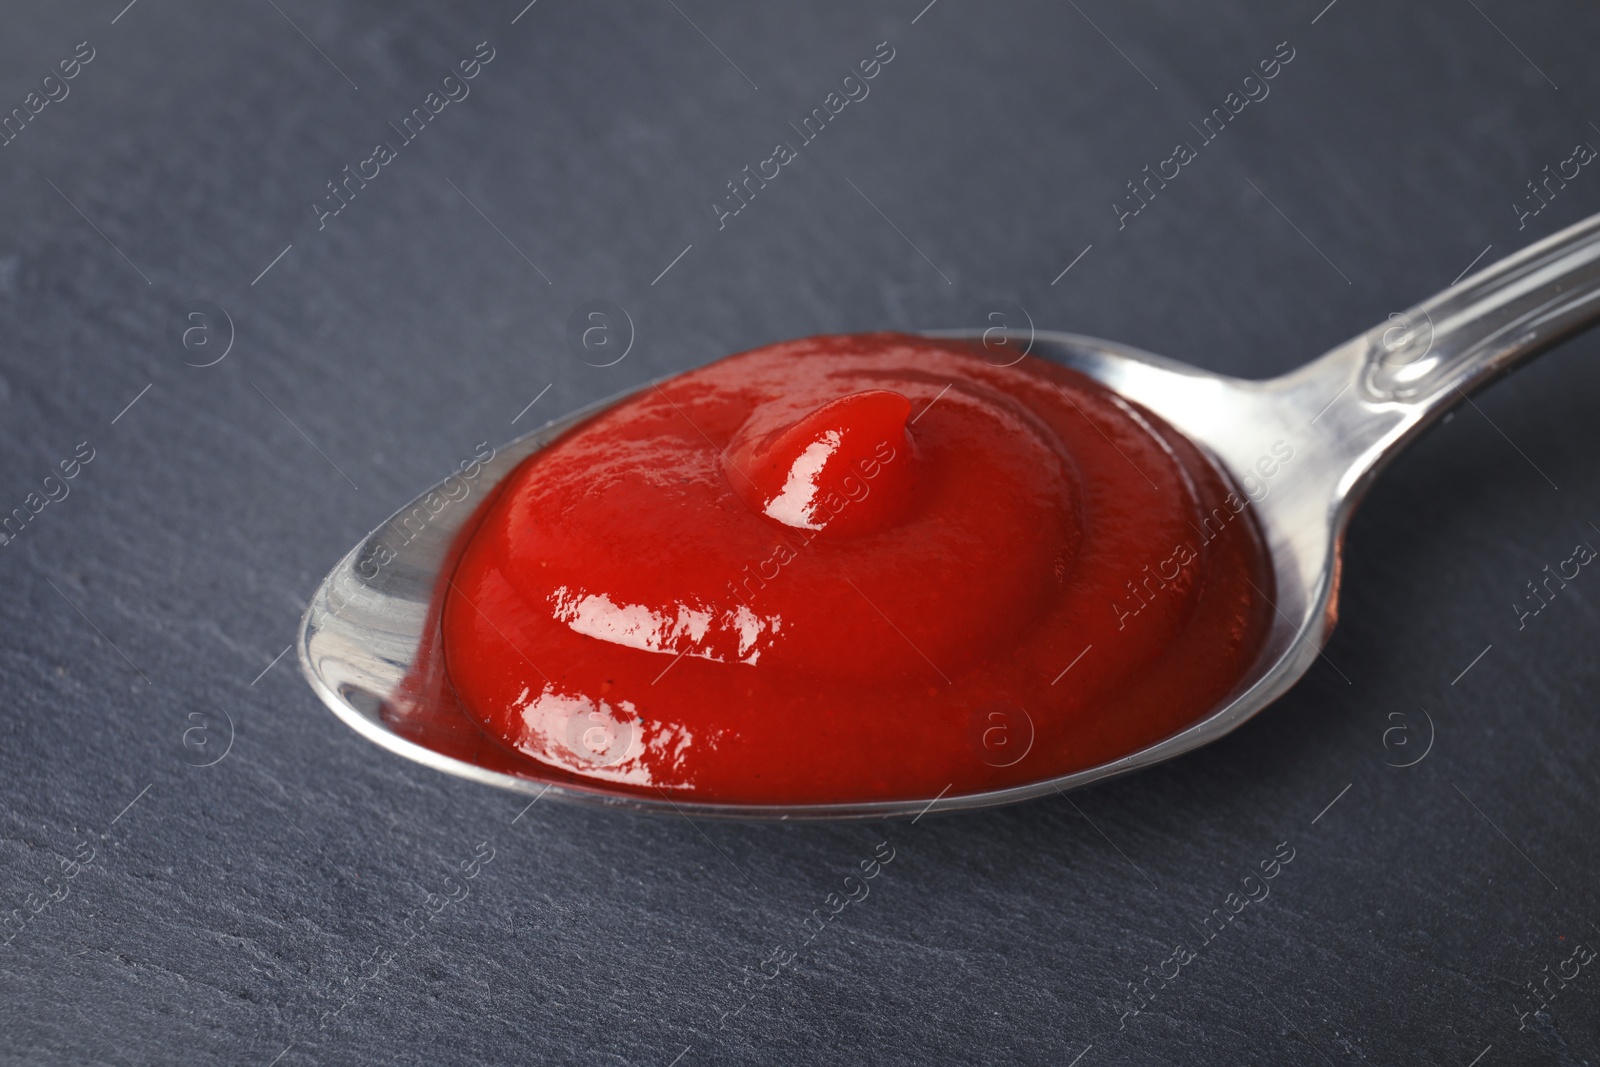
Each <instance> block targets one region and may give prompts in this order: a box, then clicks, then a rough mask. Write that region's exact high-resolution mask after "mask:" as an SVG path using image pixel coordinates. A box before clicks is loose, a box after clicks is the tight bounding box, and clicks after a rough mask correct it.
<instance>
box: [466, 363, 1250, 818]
mask: <svg viewBox="0 0 1600 1067" xmlns="http://www.w3.org/2000/svg"><path fill="white" fill-rule="evenodd" d="M1006 354H1007V355H1009V354H1010V353H1009V351H1008V352H1007V353H1006ZM989 355H990V354H989V353H987V352H985V350H984V349H983V348H981V347H977V346H974V345H972V344H969V343H966V342H962V341H953V340H933V339H929V338H924V337H917V336H910V335H904V334H893V333H878V334H860V335H847V336H829V337H814V338H807V339H804V340H798V341H789V342H785V343H782V344H776V345H771V346H768V347H765V348H761V349H756V350H754V351H751V352H746V353H742V354H740V355H736V356H731V357H728V358H727V359H723V360H721V361H719V362H716V363H713V364H711V365H709V366H707V367H703V368H701V369H699V370H696V371H692V372H689V373H687V374H683V375H680V376H678V377H676V378H674V379H671V380H669V381H667V382H664V383H662V384H660V385H659V386H652V387H649V388H646V389H644V390H642V391H641V392H639V393H638V394H636V395H634V396H633V397H631V398H629V399H627V400H625V401H623V402H622V403H620V404H618V405H617V406H615V407H613V408H610V409H608V410H606V411H605V412H603V413H601V414H599V415H597V416H595V417H594V418H592V419H590V420H588V421H587V422H585V423H583V424H581V425H579V426H577V427H575V428H574V429H572V430H570V431H568V432H567V433H566V434H565V435H564V436H562V437H561V438H559V439H557V440H556V441H554V442H553V443H551V444H550V445H549V446H548V447H546V448H544V449H542V450H541V451H539V452H536V453H534V454H533V455H532V456H530V457H529V458H528V459H527V460H525V461H524V462H523V463H522V464H521V465H520V466H519V467H518V468H517V469H516V470H515V471H513V472H512V473H511V474H510V475H508V476H507V479H506V481H505V482H504V483H503V485H502V487H501V488H500V489H499V491H497V493H496V495H495V496H494V497H493V498H492V499H491V500H490V501H489V502H488V503H487V504H486V505H485V509H486V510H485V511H484V513H483V514H482V515H481V517H480V521H479V522H478V523H477V525H476V529H475V532H474V533H473V534H472V535H471V538H470V540H468V542H467V543H466V545H465V547H464V549H463V550H462V553H461V556H460V559H459V562H458V564H457V567H456V569H455V572H454V575H453V576H452V577H451V579H450V581H449V583H448V586H447V588H446V589H445V592H444V600H443V607H442V613H441V638H442V645H443V655H444V662H445V668H446V671H447V673H448V677H449V682H450V684H451V685H452V687H453V688H454V691H455V694H456V696H457V698H458V699H459V701H460V703H461V706H462V707H463V708H464V709H465V710H466V712H467V713H468V714H469V715H470V716H471V717H473V718H474V719H475V720H476V721H478V722H479V723H481V724H482V726H483V727H484V729H485V730H486V731H487V732H488V733H489V735H490V736H491V737H493V738H496V739H498V741H500V742H501V743H503V744H504V745H506V746H508V747H509V748H510V749H512V750H515V751H516V752H517V753H520V755H521V756H522V757H523V758H524V759H525V760H528V761H532V763H531V764H530V765H529V770H530V773H532V774H533V775H535V776H538V777H545V778H548V779H550V780H552V781H558V782H566V783H577V784H586V785H589V786H591V787H595V788H600V789H603V790H607V791H611V792H621V793H630V794H638V795H644V796H650V797H654V798H658V799H659V798H660V797H661V796H666V797H669V798H673V799H680V798H681V799H688V800H693V801H696V802H703V803H728V804H827V803H844V802H863V801H877V800H904V799H911V798H919V797H933V796H935V795H936V794H939V793H940V792H941V791H944V792H946V794H947V795H952V796H959V795H962V794H966V793H973V792H982V791H988V790H992V789H997V788H1002V787H1006V786H1012V785H1020V784H1024V783H1028V782H1035V781H1040V780H1043V779H1048V778H1053V777H1056V776H1059V775H1062V774H1066V773H1069V772H1072V771H1076V770H1082V769H1086V768H1089V767H1093V766H1097V765H1099V764H1102V763H1106V762H1108V761H1110V760H1113V759H1116V758H1118V757H1120V756H1123V755H1126V754H1128V753H1130V752H1134V751H1137V750H1139V749H1141V748H1144V747H1146V746H1148V745H1150V744H1152V743H1154V742H1156V741H1158V740H1161V739H1162V738H1164V737H1167V736H1170V735H1172V734H1174V733H1176V732H1178V731H1180V730H1182V729H1183V728H1184V727H1186V726H1188V725H1190V724H1191V723H1193V722H1194V721H1196V720H1197V719H1198V718H1200V717H1201V716H1203V715H1204V714H1205V713H1206V712H1207V711H1208V710H1209V709H1210V708H1211V707H1212V706H1213V705H1215V704H1216V703H1217V702H1218V701H1220V700H1221V699H1222V698H1224V697H1225V696H1227V695H1228V693H1229V692H1230V691H1231V690H1232V689H1233V687H1234V686H1235V684H1236V683H1237V682H1238V681H1239V679H1240V678H1242V677H1243V676H1244V675H1245V673H1246V671H1247V669H1248V668H1249V667H1250V665H1251V663H1252V662H1253V660H1254V658H1255V656H1256V654H1257V652H1258V649H1259V647H1260V644H1261V642H1262V640H1263V638H1264V636H1265V634H1266V630H1267V622H1268V615H1269V614H1270V612H1271V606H1270V600H1269V599H1268V598H1269V597H1270V596H1271V593H1272V577H1271V570H1270V566H1269V563H1268V561H1267V557H1266V552H1265V550H1264V548H1263V546H1262V544H1261V541H1260V536H1259V532H1258V530H1257V527H1256V524H1255V520H1254V518H1253V516H1252V515H1251V514H1250V511H1249V508H1248V505H1247V502H1246V501H1245V500H1244V498H1243V497H1242V496H1241V495H1240V494H1239V493H1238V491H1237V490H1236V489H1235V487H1234V486H1233V484H1232V483H1231V482H1230V481H1229V480H1228V479H1227V477H1226V476H1225V475H1223V474H1222V473H1221V472H1220V471H1219V470H1218V469H1217V468H1216V467H1215V466H1214V465H1213V464H1212V463H1211V462H1210V461H1209V459H1208V458H1207V457H1206V456H1205V455H1204V454H1202V453H1201V452H1200V450H1199V449H1197V448H1196V447H1195V446H1194V445H1193V444H1191V443H1190V442H1189V441H1188V440H1187V439H1185V438H1184V437H1183V436H1182V435H1181V434H1179V433H1178V432H1177V431H1176V430H1174V429H1172V428H1171V427H1169V426H1167V425H1166V424H1165V423H1163V422H1161V421H1160V420H1159V419H1157V418H1156V417H1155V416H1154V415H1152V414H1151V413H1149V412H1147V411H1145V410H1143V409H1142V408H1140V407H1138V406H1136V405H1134V404H1132V403H1130V402H1128V401H1126V400H1124V399H1122V398H1121V397H1119V396H1117V395H1116V394H1115V393H1113V392H1111V391H1110V390H1108V389H1107V388H1105V387H1104V386H1102V385H1100V384H1098V383H1096V382H1094V381H1092V380H1090V379H1088V378H1086V377H1084V376H1083V375H1080V374H1077V373H1076V372H1073V371H1070V370H1067V369H1065V368H1063V367H1060V366H1056V365H1054V364H1049V363H1044V362H1040V361H1038V360H1023V361H1021V362H1019V363H1016V364H1015V365H1005V366H1001V365H996V363H995V362H991V361H990V359H989V358H987V357H988V356H989ZM1007 362H1009V360H1008V361H1007Z"/></svg>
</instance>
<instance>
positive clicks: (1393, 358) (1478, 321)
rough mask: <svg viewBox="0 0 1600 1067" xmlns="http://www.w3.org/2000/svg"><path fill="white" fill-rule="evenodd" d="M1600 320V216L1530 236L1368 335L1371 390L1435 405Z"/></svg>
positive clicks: (1369, 393) (1381, 396) (1381, 397)
mask: <svg viewBox="0 0 1600 1067" xmlns="http://www.w3.org/2000/svg"><path fill="white" fill-rule="evenodd" d="M1597 319H1600V215H1594V216H1591V217H1589V218H1587V219H1584V220H1583V221H1581V222H1579V223H1576V224H1575V225H1572V226H1569V227H1567V228H1566V229H1565V230H1562V231H1561V232H1559V233H1556V234H1553V235H1552V236H1550V237H1547V238H1545V239H1544V240H1542V241H1540V242H1538V243H1537V244H1534V245H1530V246H1529V247H1527V248H1525V249H1523V250H1522V251H1520V252H1518V253H1516V254H1515V255H1513V256H1509V257H1507V258H1505V259H1502V260H1500V261H1499V262H1497V263H1493V264H1491V265H1490V266H1488V267H1486V268H1484V269H1483V270H1481V271H1479V272H1478V273H1477V274H1474V275H1472V276H1471V277H1470V278H1466V279H1463V280H1462V281H1461V282H1459V283H1457V284H1455V285H1452V286H1451V287H1450V288H1448V289H1446V290H1444V291H1443V292H1441V293H1438V294H1437V295H1435V296H1433V297H1430V298H1429V299H1427V300H1425V301H1423V302H1422V303H1420V304H1418V305H1416V306H1415V307H1413V308H1411V309H1410V310H1409V311H1406V312H1404V313H1403V314H1396V315H1392V316H1390V321H1389V322H1388V323H1385V324H1382V325H1379V326H1376V327H1374V328H1373V329H1371V330H1369V331H1367V333H1366V334H1365V335H1364V336H1365V339H1366V342H1367V352H1366V359H1367V365H1366V370H1365V373H1364V374H1363V375H1362V377H1361V388H1362V390H1363V391H1364V392H1365V394H1366V399H1368V400H1371V401H1377V402H1379V403H1384V402H1395V401H1398V402H1403V403H1409V404H1416V405H1421V406H1422V407H1424V408H1432V407H1434V406H1435V405H1438V404H1445V405H1446V406H1448V405H1449V404H1450V403H1451V402H1453V401H1454V400H1458V399H1460V397H1459V395H1458V394H1457V392H1456V391H1457V390H1461V392H1463V393H1465V392H1469V391H1471V390H1472V389H1473V388H1476V387H1477V386H1480V385H1482V384H1484V383H1486V382H1487V381H1489V380H1491V379H1493V378H1494V377H1495V376H1497V375H1499V374H1501V373H1503V372H1505V371H1507V370H1510V369H1511V368H1512V367H1515V366H1516V365H1517V364H1519V363H1521V362H1523V361H1524V360H1527V359H1530V358H1532V357H1533V356H1534V355H1537V354H1538V353H1540V352H1542V351H1544V350H1545V349H1546V348H1548V347H1550V346H1551V345H1553V344H1555V343H1556V342H1558V341H1560V340H1562V339H1564V338H1566V337H1569V336H1571V335H1572V334H1574V333H1577V332H1578V331H1580V330H1582V329H1584V328H1586V327H1588V326H1591V325H1593V324H1594V322H1595V321H1596V320H1597Z"/></svg>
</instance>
